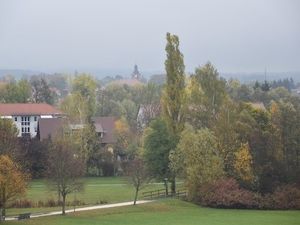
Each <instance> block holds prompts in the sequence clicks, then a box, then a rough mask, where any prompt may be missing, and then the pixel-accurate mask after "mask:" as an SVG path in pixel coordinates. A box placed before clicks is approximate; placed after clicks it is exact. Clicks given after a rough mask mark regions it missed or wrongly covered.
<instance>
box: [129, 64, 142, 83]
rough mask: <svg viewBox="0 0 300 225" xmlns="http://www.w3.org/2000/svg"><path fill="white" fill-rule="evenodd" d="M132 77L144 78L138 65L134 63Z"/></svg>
mask: <svg viewBox="0 0 300 225" xmlns="http://www.w3.org/2000/svg"><path fill="white" fill-rule="evenodd" d="M131 78H132V79H137V80H140V79H141V78H142V75H141V74H140V72H139V69H138V66H137V65H134V70H133V73H132V74H131Z"/></svg>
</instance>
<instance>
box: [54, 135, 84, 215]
mask: <svg viewBox="0 0 300 225" xmlns="http://www.w3.org/2000/svg"><path fill="white" fill-rule="evenodd" d="M74 148H75V147H74V145H72V144H71V143H70V142H69V141H67V140H64V139H58V140H54V141H53V145H52V148H51V150H50V154H49V168H48V177H49V179H50V186H51V188H52V189H53V190H55V191H58V194H59V196H61V197H62V215H65V206H66V198H67V195H68V194H70V193H72V192H77V191H80V190H82V188H83V183H82V182H81V181H80V178H81V176H83V174H84V171H85V168H84V167H85V164H84V160H83V159H82V158H81V157H80V155H78V153H77V152H76V151H75V150H74Z"/></svg>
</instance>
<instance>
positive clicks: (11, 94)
mask: <svg viewBox="0 0 300 225" xmlns="http://www.w3.org/2000/svg"><path fill="white" fill-rule="evenodd" d="M0 96H1V98H0V101H1V102H4V103H26V102H29V101H30V97H31V86H30V83H29V82H28V81H27V80H20V81H18V82H12V83H8V84H6V85H5V86H4V87H3V88H2V89H1V90H0Z"/></svg>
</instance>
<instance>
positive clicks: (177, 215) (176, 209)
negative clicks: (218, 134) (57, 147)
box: [5, 200, 300, 225]
mask: <svg viewBox="0 0 300 225" xmlns="http://www.w3.org/2000/svg"><path fill="white" fill-rule="evenodd" d="M5 224H10V225H17V224H18V225H38V224H43V225H52V224H53V225H54V224H56V225H77V224H78V225H79V224H80V225H83V224H88V225H96V224H99V225H118V224H120V225H121V224H122V225H134V224H138V225H150V224H151V225H168V224H170V225H195V224H199V225H299V224H300V211H266V210H228V209H210V208H202V207H200V206H197V205H194V204H191V203H187V202H183V201H179V200H161V201H158V202H153V203H147V204H143V205H137V206H126V207H118V208H110V209H100V210H93V211H86V212H78V213H74V214H68V215H66V216H51V217H43V218H36V219H29V220H24V221H11V222H6V223H5Z"/></svg>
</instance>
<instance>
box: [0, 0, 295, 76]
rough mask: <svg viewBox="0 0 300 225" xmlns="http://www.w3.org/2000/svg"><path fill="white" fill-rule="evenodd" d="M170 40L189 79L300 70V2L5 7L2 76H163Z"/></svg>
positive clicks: (129, 1)
mask: <svg viewBox="0 0 300 225" xmlns="http://www.w3.org/2000/svg"><path fill="white" fill-rule="evenodd" d="M166 32H171V33H175V34H177V35H178V36H179V38H180V41H181V50H182V52H183V54H184V56H185V64H186V67H187V70H188V71H193V70H194V68H195V67H196V66H198V65H202V64H204V63H205V62H206V61H208V60H209V61H211V62H212V63H213V64H214V65H216V67H217V69H218V70H219V71H221V72H253V71H263V70H264V68H265V67H267V68H268V70H269V71H274V72H276V71H296V70H300V1H298V0H272V1H271V0H248V1H242V0H226V1H225V0H203V1H200V0H198V1H197V0H195V1H193V0H181V1H179V0H106V1H104V0H103V1H102V0H0V69H32V70H41V71H68V70H69V71H74V70H75V69H78V70H80V71H83V70H87V71H89V70H106V69H108V70H116V71H121V70H123V69H124V70H127V69H129V68H130V69H131V68H132V67H133V64H135V63H137V64H138V65H139V67H140V69H141V70H142V71H163V70H164V60H165V52H164V47H165V34H166Z"/></svg>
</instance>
